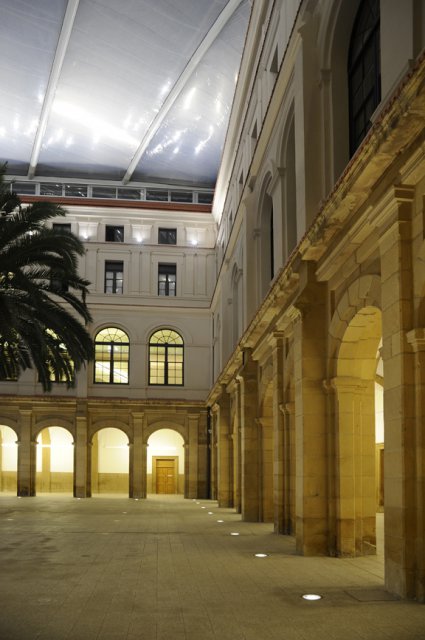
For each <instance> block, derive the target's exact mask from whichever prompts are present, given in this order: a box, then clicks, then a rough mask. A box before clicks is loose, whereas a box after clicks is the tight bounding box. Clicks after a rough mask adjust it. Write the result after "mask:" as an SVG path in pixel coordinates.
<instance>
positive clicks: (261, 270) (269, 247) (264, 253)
mask: <svg viewBox="0 0 425 640" xmlns="http://www.w3.org/2000/svg"><path fill="white" fill-rule="evenodd" d="M271 181H272V172H271V171H270V170H268V171H267V172H266V173H265V175H264V177H263V180H262V183H261V187H260V190H259V199H258V209H257V226H256V229H257V250H256V256H257V273H258V281H257V291H258V301H259V302H260V301H261V300H263V298H264V296H265V295H266V293H267V292H268V290H269V288H270V283H271V281H272V279H273V277H274V275H275V267H274V239H273V215H274V214H273V199H272V196H271V195H270V193H269V192H268V188H269V186H270V184H271Z"/></svg>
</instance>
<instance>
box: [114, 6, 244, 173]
mask: <svg viewBox="0 0 425 640" xmlns="http://www.w3.org/2000/svg"><path fill="white" fill-rule="evenodd" d="M241 2H242V0H229V2H228V3H227V5H226V6H225V7H224V9H223V11H222V12H221V13H220V15H219V16H218V18H217V20H216V21H215V22H214V24H213V25H212V27H211V29H210V30H209V31H208V33H207V34H206V36H205V38H204V39H203V40H202V42H201V44H200V45H199V47H198V48H197V49H196V51H195V52H194V54H193V56H192V57H191V59H190V60H189V62H188V63H187V65H186V67H185V68H184V70H183V72H182V73H181V75H180V76H179V78H178V80H177V82H176V83H175V84H174V86H173V87H172V89H171V90H170V92H169V94H168V96H167V97H166V99H165V101H164V103H163V105H162V107H161V109H160V110H159V112H158V113H157V115H156V116H155V118H154V119H153V120H152V122H151V124H150V126H149V129H148V130H147V132H146V133H145V135H144V137H143V139H142V141H141V143H140V145H139V147H138V149H137V151H136V153H135V154H134V156H133V159H132V160H131V162H130V164H129V166H128V169H127V171H126V173H125V176H124V178H123V184H127V183H128V181H129V180H130V179H131V176H132V175H133V173H134V171H135V169H136V167H137V165H138V164H139V162H140V160H141V158H142V156H143V154H144V153H145V151H146V149H147V148H148V146H149V144H150V142H151V140H152V138H153V137H154V135H155V134H156V132H157V131H158V129H159V127H160V126H161V124H162V122H163V121H164V119H165V117H166V116H167V114H168V112H169V111H170V109H171V107H172V106H173V104H174V103H175V101H176V100H177V98H178V97H179V95H180V94H181V92H182V91H183V89H184V88H185V87H186V85H187V83H188V81H189V79H190V77H191V75H192V73H193V72H194V70H195V69H196V67H197V66H198V64H199V63H200V61H201V60H202V58H203V57H204V55H205V54H206V52H207V51H208V49H209V48H210V47H211V45H212V44H213V42H214V41H215V39H216V38H217V37H218V35H219V34H220V33H221V31H222V30H223V28H224V27H225V26H226V24H227V23H228V22H229V20H230V18H231V17H232V15H233V14H234V13H235V11H236V9H237V8H238V7H239V5H240V4H241Z"/></svg>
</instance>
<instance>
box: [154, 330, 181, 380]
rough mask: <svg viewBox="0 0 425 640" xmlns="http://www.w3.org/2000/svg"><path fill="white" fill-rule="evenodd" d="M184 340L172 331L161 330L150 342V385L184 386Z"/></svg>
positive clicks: (156, 332)
mask: <svg viewBox="0 0 425 640" xmlns="http://www.w3.org/2000/svg"><path fill="white" fill-rule="evenodd" d="M183 348H184V346H183V338H182V337H181V336H180V335H179V334H178V333H177V332H176V331H173V330H172V329H160V330H159V331H155V333H153V334H152V335H151V338H150V340H149V384H152V385H168V386H182V385H183Z"/></svg>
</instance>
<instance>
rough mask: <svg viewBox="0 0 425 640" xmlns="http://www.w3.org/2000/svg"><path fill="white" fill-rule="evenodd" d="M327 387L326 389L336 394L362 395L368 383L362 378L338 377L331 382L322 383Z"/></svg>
mask: <svg viewBox="0 0 425 640" xmlns="http://www.w3.org/2000/svg"><path fill="white" fill-rule="evenodd" d="M324 383H326V384H327V385H328V389H331V388H333V389H335V390H336V391H337V392H338V393H353V392H354V393H363V392H364V390H365V389H366V388H367V386H368V384H369V381H368V380H363V378H355V377H351V376H339V377H337V378H332V379H331V380H326V381H324Z"/></svg>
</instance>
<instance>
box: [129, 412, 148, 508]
mask: <svg viewBox="0 0 425 640" xmlns="http://www.w3.org/2000/svg"><path fill="white" fill-rule="evenodd" d="M131 423H132V425H133V442H132V443H131V444H130V498H146V467H147V444H146V443H145V441H144V423H145V414H144V413H143V412H137V413H136V412H132V414H131Z"/></svg>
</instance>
